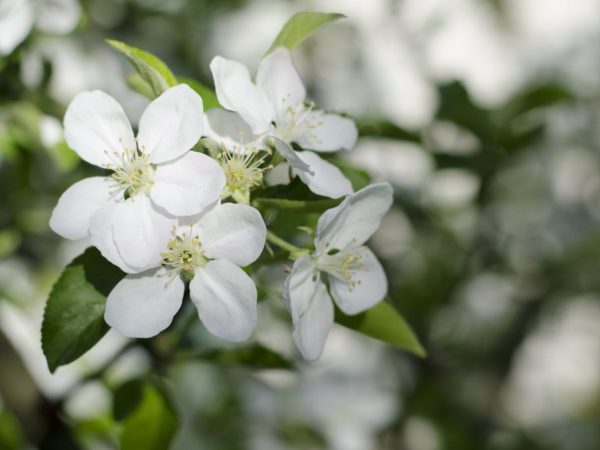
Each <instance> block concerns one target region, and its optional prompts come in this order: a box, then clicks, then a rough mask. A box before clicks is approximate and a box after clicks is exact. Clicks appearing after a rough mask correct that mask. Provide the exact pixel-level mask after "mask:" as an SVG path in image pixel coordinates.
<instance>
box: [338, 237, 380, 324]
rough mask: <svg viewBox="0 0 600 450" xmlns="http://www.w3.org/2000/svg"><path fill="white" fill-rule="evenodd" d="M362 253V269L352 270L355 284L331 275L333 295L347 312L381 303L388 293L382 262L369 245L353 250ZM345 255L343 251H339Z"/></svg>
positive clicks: (354, 312)
mask: <svg viewBox="0 0 600 450" xmlns="http://www.w3.org/2000/svg"><path fill="white" fill-rule="evenodd" d="M351 252H352V253H354V254H359V255H360V260H359V264H360V269H356V270H352V271H351V276H352V281H353V285H352V286H349V285H348V284H347V283H346V282H345V281H344V280H341V279H339V278H336V277H333V276H329V290H330V292H331V296H332V297H333V299H334V300H335V302H336V303H337V305H338V306H339V307H340V309H341V310H342V311H343V312H345V313H346V314H358V313H360V312H362V311H365V310H367V309H369V308H370V307H371V306H373V305H375V304H376V303H379V302H380V301H381V300H383V298H384V297H385V296H386V294H387V289H388V282H387V277H386V276H385V272H384V271H383V267H381V263H380V262H379V261H378V260H377V258H376V257H375V255H374V254H373V252H372V251H371V250H369V249H368V248H367V247H359V248H356V249H352V250H351ZM338 255H340V257H343V253H338Z"/></svg>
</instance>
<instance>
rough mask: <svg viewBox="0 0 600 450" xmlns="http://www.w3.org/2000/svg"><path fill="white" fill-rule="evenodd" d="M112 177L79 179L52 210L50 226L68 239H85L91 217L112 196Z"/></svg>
mask: <svg viewBox="0 0 600 450" xmlns="http://www.w3.org/2000/svg"><path fill="white" fill-rule="evenodd" d="M110 183H111V180H110V178H106V177H91V178H85V179H83V180H81V181H78V182H77V183H75V184H74V185H73V186H71V187H70V188H69V189H67V190H66V191H65V192H64V193H63V195H61V196H60V199H59V200H58V204H57V205H56V207H55V208H54V211H52V216H51V217H50V228H52V230H53V231H54V232H55V233H57V234H60V235H61V236H62V237H64V238H66V239H83V238H84V237H86V236H88V234H89V231H90V218H91V217H92V215H93V214H94V213H95V212H96V211H97V210H98V209H99V208H100V207H102V206H103V205H104V204H105V203H106V202H107V201H108V200H109V199H110V198H111V195H110V188H109V185H110Z"/></svg>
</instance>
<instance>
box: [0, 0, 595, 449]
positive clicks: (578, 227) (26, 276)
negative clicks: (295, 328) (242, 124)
mask: <svg viewBox="0 0 600 450" xmlns="http://www.w3.org/2000/svg"><path fill="white" fill-rule="evenodd" d="M9 2H10V0H9ZM58 3H60V2H58ZM0 4H2V5H4V4H5V3H2V2H0ZM302 10H319V11H331V12H341V13H344V14H345V15H346V16H347V18H346V19H344V20H341V21H338V22H335V23H334V24H332V25H329V26H327V27H326V28H324V29H322V30H321V31H319V32H318V33H317V34H315V35H314V36H313V37H311V38H310V40H309V41H307V42H306V43H305V44H304V45H303V46H302V47H301V48H300V49H298V50H295V51H294V59H295V62H296V64H297V67H298V69H299V71H300V73H301V74H302V77H303V79H304V80H305V82H306V84H307V87H308V89H309V93H310V97H311V98H313V99H314V100H315V101H316V102H317V103H318V104H319V105H321V106H322V107H324V108H326V109H330V110H336V111H343V112H346V113H348V114H350V115H352V116H353V117H355V118H356V119H357V122H358V124H359V126H360V129H361V135H362V137H361V139H360V140H359V143H358V145H357V147H356V148H355V149H354V150H353V151H351V152H348V153H347V154H345V155H344V156H343V157H344V159H345V160H346V161H347V163H348V164H352V165H354V166H356V167H359V168H362V169H364V170H365V171H366V172H367V173H368V174H369V175H370V177H371V179H372V180H373V181H381V180H386V181H390V182H391V183H392V184H393V185H394V188H395V200H396V201H395V205H394V207H393V209H392V211H391V212H390V213H389V214H388V216H387V217H386V218H385V220H384V222H383V224H382V227H381V229H380V230H379V232H378V233H377V234H376V235H375V236H374V238H373V240H372V242H371V243H372V247H373V248H374V249H375V251H376V252H377V253H378V255H379V256H380V258H381V260H382V262H383V263H384V265H385V267H386V270H387V273H388V276H389V279H390V285H391V288H390V297H391V299H392V301H393V302H394V304H395V305H396V306H397V307H398V309H399V311H400V312H401V313H402V314H403V315H404V316H405V317H406V318H407V320H408V321H409V322H410V324H411V325H412V326H413V327H414V329H415V331H416V333H417V335H418V336H419V337H420V338H421V340H422V341H423V343H424V345H425V347H426V349H427V351H428V357H427V358H426V359H424V360H420V359H418V358H415V357H413V356H410V355H409V354H407V353H405V352H402V351H400V350H394V349H391V348H390V347H388V346H386V345H384V344H382V343H380V342H376V341H374V340H371V339H369V338H366V337H363V336H360V335H358V334H355V333H354V332H352V331H350V330H347V329H344V328H341V327H336V328H334V330H333V331H332V333H331V335H330V338H329V341H328V343H327V346H326V348H325V352H324V355H323V357H322V358H321V360H320V361H318V362H317V363H313V364H306V363H303V362H302V361H300V360H299V359H298V356H297V354H296V352H295V350H294V347H293V344H292V342H291V338H290V335H289V333H290V324H289V318H288V317H287V316H286V315H285V314H282V313H281V307H280V301H281V300H280V295H279V292H278V283H280V282H281V280H282V277H283V276H284V275H285V274H284V273H283V271H282V270H274V271H273V272H272V273H264V274H262V275H261V277H262V279H264V280H266V281H265V285H264V286H263V288H264V289H263V294H264V301H263V302H261V304H260V314H259V329H258V330H257V332H256V334H255V336H254V339H255V340H256V341H258V342H261V343H263V344H264V345H265V346H268V347H270V348H272V349H274V350H277V351H278V352H280V353H281V354H283V355H285V356H286V357H288V358H290V359H292V360H294V361H295V362H294V366H295V368H294V370H279V369H277V370H273V369H271V370H259V369H253V368H248V367H244V366H243V365H239V364H225V363H222V362H221V363H215V362H211V361H209V360H207V359H205V358H202V357H197V356H194V355H193V354H190V355H187V356H186V357H181V358H177V359H175V361H174V362H172V363H171V364H169V366H168V367H157V365H156V361H154V360H153V357H152V352H151V351H150V350H149V349H146V348H144V347H143V346H139V345H135V346H133V345H131V343H128V342H127V341H126V340H125V339H124V338H122V337H120V336H118V335H117V334H116V333H113V332H110V333H109V334H108V335H107V336H106V337H105V338H104V339H103V340H102V341H101V342H100V344H99V345H97V346H96V347H95V348H94V349H93V350H91V351H90V352H88V353H87V354H86V355H85V356H84V357H83V358H81V359H80V360H79V361H77V362H76V363H73V364H71V365H69V366H66V367H63V368H60V369H59V370H58V371H57V372H56V373H55V374H53V375H51V374H50V373H49V371H48V369H47V366H46V363H45V360H44V357H43V355H42V351H41V348H40V332H39V329H40V323H41V320H42V314H43V308H44V302H45V299H46V297H47V295H48V292H49V290H50V288H51V286H52V283H53V282H54V281H55V280H56V278H57V277H58V275H59V274H60V271H61V269H62V267H64V266H65V265H66V264H67V263H68V261H69V260H71V259H72V258H73V257H74V256H75V255H77V254H79V253H80V252H81V251H82V250H83V248H85V246H86V243H81V242H77V243H73V242H65V241H63V240H61V239H60V238H58V237H57V236H55V235H53V233H52V232H51V231H50V230H49V229H48V225H47V223H48V218H49V216H50V212H51V210H52V208H53V206H54V205H55V203H56V201H57V199H58V196H59V195H60V194H61V193H62V192H63V191H64V190H65V189H66V187H68V186H69V185H70V184H72V183H73V182H74V181H76V180H79V179H80V178H82V177H83V176H85V175H86V174H88V173H90V170H91V169H90V167H88V166H86V165H85V164H84V163H80V162H79V160H78V158H77V157H76V155H75V154H74V153H72V152H71V151H70V150H68V149H67V148H66V146H65V144H64V142H62V137H61V124H60V120H61V118H62V114H63V113H64V110H65V108H66V105H67V104H68V102H69V101H70V100H71V99H72V98H73V97H74V96H75V95H76V94H77V93H79V92H80V91H82V90H86V89H102V90H105V91H106V92H108V93H110V94H111V95H113V96H114V97H116V98H117V99H118V100H119V101H120V103H121V104H123V105H124V107H125V110H126V111H127V112H128V114H129V116H130V117H131V118H132V119H133V122H134V123H135V119H136V118H139V116H140V114H141V111H142V110H143V108H144V107H145V105H146V104H147V102H148V101H147V100H146V99H144V98H143V97H141V96H140V95H138V94H136V93H135V92H133V91H131V90H130V89H129V88H128V87H127V85H126V83H125V81H124V80H125V76H126V75H127V74H129V73H130V68H129V67H128V66H127V64H126V62H125V61H124V60H123V58H122V57H121V56H120V55H118V54H117V53H116V52H114V51H113V50H112V49H110V48H109V47H108V46H107V45H106V44H105V43H104V39H107V38H113V39H118V40H122V41H124V42H127V43H128V44H131V45H135V46H138V47H141V48H143V49H145V50H148V51H150V52H152V53H155V54H156V55H158V56H159V57H161V58H162V59H163V60H164V61H166V62H167V63H168V64H169V66H170V67H171V68H172V69H173V71H174V72H176V73H178V74H181V75H186V76H190V77H194V78H196V79H198V80H200V81H202V82H204V83H205V84H207V85H209V86H210V85H211V84H212V83H211V79H210V72H209V70H208V63H209V62H210V60H211V58H212V57H213V56H214V55H217V54H219V55H222V56H225V57H228V58H232V59H236V60H239V61H242V62H244V63H246V64H247V65H248V66H249V67H250V68H255V67H256V66H257V62H258V61H259V59H260V57H261V55H262V54H263V53H264V51H265V50H266V49H267V48H268V47H269V46H270V43H271V42H272V40H273V39H274V37H275V35H276V34H277V32H278V31H279V29H280V28H281V26H282V25H283V24H284V23H285V21H286V20H287V19H288V18H289V17H290V16H291V15H292V14H293V13H294V12H297V11H302ZM1 33H3V30H2V29H1V27H0V34H1ZM599 125H600V1H598V0H571V1H568V2H566V1H562V0H376V1H375V0H374V1H364V0H324V1H316V0H314V1H309V0H298V1H274V0H260V1H244V0H229V1H227V0H170V1H164V0H85V1H82V2H81V13H80V17H79V19H78V25H77V27H76V29H75V30H74V31H72V32H70V33H68V34H63V35H60V34H56V33H48V32H45V31H43V29H34V30H33V31H32V33H31V34H30V35H29V37H28V38H27V39H26V40H25V42H24V43H23V44H22V45H20V46H19V47H18V48H17V49H16V50H15V51H14V52H12V53H11V54H10V55H8V56H6V57H4V58H1V59H0V228H1V231H0V258H1V262H0V411H1V412H0V448H2V449H4V448H6V449H13V448H15V449H19V448H47V449H60V450H65V449H71V448H84V449H93V450H96V449H111V448H116V447H115V446H116V444H115V442H116V441H115V435H116V434H115V433H116V431H115V430H116V429H117V428H118V424H116V423H115V420H114V418H113V414H112V410H113V404H112V403H113V395H112V393H113V391H114V390H115V388H116V386H119V385H120V384H121V383H123V382H124V381H127V380H130V379H132V378H135V377H136V376H138V375H143V374H147V373H149V372H152V373H158V374H160V375H161V376H162V377H163V379H164V380H165V382H166V383H167V385H168V387H169V389H170V390H171V392H172V393H173V395H174V405H175V406H174V407H175V408H176V410H177V411H178V413H179V416H180V421H181V425H180V428H179V431H178V433H177V435H176V437H175V440H174V442H173V445H172V448H173V449H176V450H188V449H194V450H195V449H200V450H203V449H226V450H229V449H232V450H234V449H260V450H270V449H275V450H277V449H282V450H285V449H335V450H369V449H389V450H392V449H394V450H395V449H401V450H443V449H450V450H456V449H460V450H471V449H472V450H481V449H493V450H531V449H544V450H554V449H556V450H559V449H560V450H597V449H598V448H600V297H599V296H600V277H599V275H598V272H599V268H600V126H599ZM267 280H271V283H268V282H267ZM198 328H199V329H198V330H197V333H198V336H197V339H198V342H201V343H202V345H204V346H207V345H208V346H209V345H210V339H209V338H208V337H207V336H206V334H205V333H203V331H202V330H201V327H200V326H198ZM207 342H208V343H207ZM215 345H216V344H215Z"/></svg>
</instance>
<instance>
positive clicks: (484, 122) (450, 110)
mask: <svg viewBox="0 0 600 450" xmlns="http://www.w3.org/2000/svg"><path fill="white" fill-rule="evenodd" d="M439 97H440V103H439V106H438V111H437V113H436V117H437V118H438V119H442V120H448V121H450V122H453V123H455V124H457V125H459V126H461V127H463V128H465V129H467V130H469V131H470V132H471V133H473V134H474V135H475V136H477V137H478V138H479V140H480V141H481V142H482V143H483V144H493V143H494V142H495V141H496V128H495V125H494V123H493V121H492V118H491V116H490V112H489V111H488V110H486V109H483V108H481V107H480V106H478V105H477V104H475V102H474V101H473V99H472V98H471V96H470V95H469V92H468V91H467V89H466V88H465V86H464V85H463V84H462V83H461V82H459V81H453V82H451V83H447V84H444V85H441V86H439ZM488 150H489V149H488Z"/></svg>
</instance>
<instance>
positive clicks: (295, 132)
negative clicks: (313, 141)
mask: <svg viewBox="0 0 600 450" xmlns="http://www.w3.org/2000/svg"><path fill="white" fill-rule="evenodd" d="M314 107H315V104H314V103H309V104H307V105H299V106H296V107H292V106H288V107H286V108H285V109H284V110H283V113H282V114H281V115H280V117H278V118H277V121H276V123H275V135H276V136H277V137H278V138H280V139H282V140H283V141H286V142H292V141H294V140H296V139H298V138H299V137H302V136H307V135H309V136H310V135H311V134H312V131H311V130H312V129H313V128H316V127H317V126H319V125H321V115H322V114H321V113H318V114H311V112H312V111H313V109H314Z"/></svg>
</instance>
